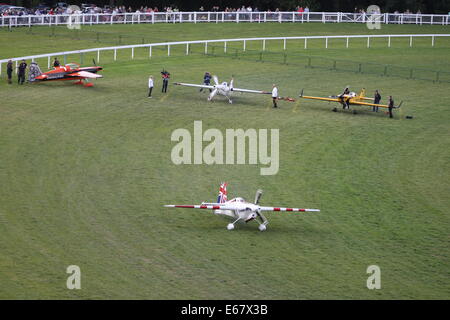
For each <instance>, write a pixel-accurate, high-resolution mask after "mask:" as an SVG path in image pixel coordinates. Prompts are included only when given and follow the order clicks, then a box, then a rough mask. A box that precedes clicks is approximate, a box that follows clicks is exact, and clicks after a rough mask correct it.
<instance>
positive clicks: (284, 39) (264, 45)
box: [0, 34, 450, 76]
mask: <svg viewBox="0 0 450 320" xmlns="http://www.w3.org/2000/svg"><path fill="white" fill-rule="evenodd" d="M440 37H443V38H444V37H450V34H395V35H392V34H391V35H343V36H307V37H266V38H239V39H215V40H195V41H177V42H162V43H149V44H135V45H126V46H115V47H103V48H93V49H83V50H75V51H62V52H54V53H46V54H39V55H32V56H25V57H16V58H10V59H3V60H0V76H1V74H2V64H4V63H7V62H8V60H12V61H13V62H15V65H16V68H17V66H18V62H19V61H21V60H23V59H25V60H31V61H35V60H36V59H42V58H47V68H48V69H50V66H51V58H52V57H57V56H58V57H65V56H67V55H73V54H80V55H83V54H84V53H88V52H94V53H96V57H97V62H100V59H101V54H100V53H101V52H104V51H112V52H113V54H114V55H113V56H114V58H113V59H114V61H116V60H117V51H118V50H125V49H131V55H129V56H128V57H129V58H130V59H134V49H136V48H148V50H149V51H148V57H149V58H151V57H152V49H153V48H157V47H163V48H167V56H170V52H171V48H173V47H174V46H184V47H185V54H186V55H189V53H190V50H189V48H190V46H191V45H193V44H200V45H203V46H204V49H203V53H204V54H208V44H217V43H222V44H223V51H224V52H225V53H226V52H227V44H228V43H230V42H241V43H242V46H243V47H242V48H243V50H244V51H245V50H246V48H247V43H248V42H255V41H257V42H261V50H262V51H265V50H266V49H267V42H268V41H274V40H277V41H278V42H281V43H282V45H283V50H286V49H287V43H288V41H293V40H300V41H302V40H303V41H304V44H302V46H303V47H304V48H305V49H307V48H308V40H313V39H322V40H324V47H325V49H328V47H329V40H330V39H342V40H346V41H345V44H346V48H348V47H349V45H350V39H367V48H370V46H371V39H374V38H377V39H379V38H382V39H385V40H386V45H387V47H391V44H392V39H393V38H407V39H409V47H412V46H413V44H414V41H413V39H415V38H429V40H430V42H429V43H430V46H431V47H434V46H435V42H436V38H440Z"/></svg>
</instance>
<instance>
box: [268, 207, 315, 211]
mask: <svg viewBox="0 0 450 320" xmlns="http://www.w3.org/2000/svg"><path fill="white" fill-rule="evenodd" d="M260 210H261V211H293V212H310V211H312V212H319V211H320V210H319V209H302V208H279V207H260Z"/></svg>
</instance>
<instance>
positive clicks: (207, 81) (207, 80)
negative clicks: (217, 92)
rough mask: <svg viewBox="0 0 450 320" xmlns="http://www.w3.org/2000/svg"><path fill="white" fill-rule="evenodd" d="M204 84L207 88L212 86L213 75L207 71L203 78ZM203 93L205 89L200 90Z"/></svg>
mask: <svg viewBox="0 0 450 320" xmlns="http://www.w3.org/2000/svg"><path fill="white" fill-rule="evenodd" d="M203 84H204V85H205V86H209V85H210V84H211V74H210V73H209V72H208V71H206V72H205V75H204V76H203ZM202 91H203V88H200V92H202ZM211 91H212V90H211V89H209V92H211Z"/></svg>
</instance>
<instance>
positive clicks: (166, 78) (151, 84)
mask: <svg viewBox="0 0 450 320" xmlns="http://www.w3.org/2000/svg"><path fill="white" fill-rule="evenodd" d="M161 78H162V82H163V83H162V88H161V92H162V93H167V87H168V86H169V79H170V72H169V71H167V70H163V71H161ZM154 86H155V82H154V79H153V76H149V77H148V97H149V98H152V92H153V87H154Z"/></svg>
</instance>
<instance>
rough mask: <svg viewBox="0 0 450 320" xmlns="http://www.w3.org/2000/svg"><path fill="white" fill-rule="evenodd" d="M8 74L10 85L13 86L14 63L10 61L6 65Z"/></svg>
mask: <svg viewBox="0 0 450 320" xmlns="http://www.w3.org/2000/svg"><path fill="white" fill-rule="evenodd" d="M6 73H7V74H8V83H9V84H11V83H12V81H11V79H12V73H13V63H12V60H9V61H8V64H7V65H6Z"/></svg>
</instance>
